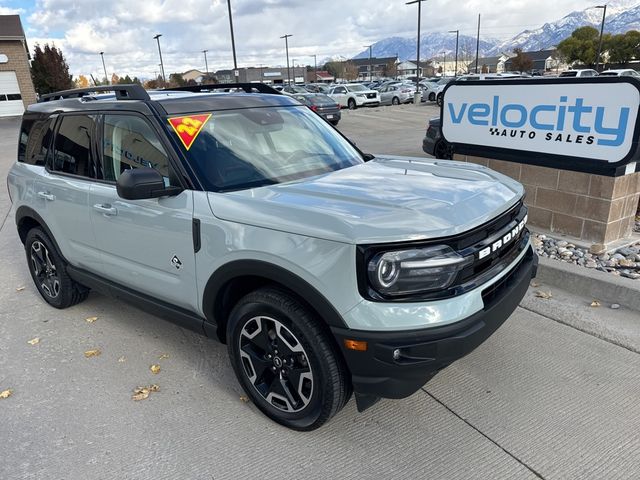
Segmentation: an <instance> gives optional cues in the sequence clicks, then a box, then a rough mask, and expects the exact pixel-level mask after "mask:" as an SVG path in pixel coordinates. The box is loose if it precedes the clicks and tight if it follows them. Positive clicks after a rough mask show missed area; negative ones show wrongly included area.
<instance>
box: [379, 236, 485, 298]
mask: <svg viewBox="0 0 640 480" xmlns="http://www.w3.org/2000/svg"><path fill="white" fill-rule="evenodd" d="M472 262H473V257H462V256H460V255H459V254H457V253H456V252H455V251H453V249H452V248H451V247H448V246H446V245H437V246H433V247H426V248H416V249H411V250H397V251H391V252H383V253H379V254H377V255H376V256H374V257H373V258H372V259H371V260H370V261H369V264H368V265H367V274H368V277H369V282H370V284H371V286H372V287H373V289H374V290H376V291H377V292H378V293H380V294H382V295H390V296H399V295H406V294H410V293H417V292H430V291H433V290H443V289H445V288H447V287H448V286H449V285H451V283H452V282H453V281H454V279H455V278H456V275H457V274H458V272H459V271H460V270H462V269H463V268H464V267H466V266H467V265H469V264H471V263H472Z"/></svg>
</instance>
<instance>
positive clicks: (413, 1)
mask: <svg viewBox="0 0 640 480" xmlns="http://www.w3.org/2000/svg"><path fill="white" fill-rule="evenodd" d="M426 1H427V0H412V1H411V2H407V5H413V4H414V3H417V4H418V38H417V42H416V43H417V45H416V55H417V57H418V58H417V59H416V63H417V65H416V95H415V96H416V97H417V96H418V95H419V94H420V88H419V86H418V85H419V84H420V17H421V16H422V8H421V7H422V2H426Z"/></svg>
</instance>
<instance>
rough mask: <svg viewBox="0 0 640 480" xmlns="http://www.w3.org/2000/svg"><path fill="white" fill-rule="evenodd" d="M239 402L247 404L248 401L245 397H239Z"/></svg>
mask: <svg viewBox="0 0 640 480" xmlns="http://www.w3.org/2000/svg"><path fill="white" fill-rule="evenodd" d="M240 401H241V402H244V403H247V402H248V401H249V399H248V398H247V397H245V396H244V395H240Z"/></svg>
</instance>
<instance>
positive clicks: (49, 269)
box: [24, 227, 89, 308]
mask: <svg viewBox="0 0 640 480" xmlns="http://www.w3.org/2000/svg"><path fill="white" fill-rule="evenodd" d="M24 248H25V252H26V254H27V263H28V264H29V272H30V273H31V278H32V279H33V283H35V285H36V288H37V289H38V292H40V295H41V296H42V298H43V299H44V300H45V301H46V302H47V303H48V304H49V305H51V306H53V307H56V308H67V307H70V306H72V305H75V304H77V303H80V302H82V301H83V300H85V299H86V298H87V296H88V295H89V289H88V288H86V287H85V286H83V285H80V284H79V283H77V282H75V281H74V280H72V279H71V277H70V276H69V275H68V274H67V268H66V267H67V265H66V263H65V261H64V260H63V259H62V255H60V254H59V253H58V251H57V250H56V247H55V245H54V243H53V242H52V241H51V239H50V238H49V236H48V235H47V234H46V233H45V232H44V231H43V230H42V229H41V228H38V227H37V228H33V229H31V230H29V233H27V237H26V240H25V245H24Z"/></svg>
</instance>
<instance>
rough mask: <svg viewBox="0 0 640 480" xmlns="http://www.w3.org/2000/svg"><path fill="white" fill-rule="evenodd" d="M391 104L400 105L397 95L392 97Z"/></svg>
mask: <svg viewBox="0 0 640 480" xmlns="http://www.w3.org/2000/svg"><path fill="white" fill-rule="evenodd" d="M391 105H400V99H399V98H398V97H393V99H392V100H391Z"/></svg>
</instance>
